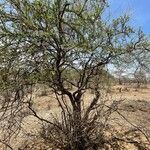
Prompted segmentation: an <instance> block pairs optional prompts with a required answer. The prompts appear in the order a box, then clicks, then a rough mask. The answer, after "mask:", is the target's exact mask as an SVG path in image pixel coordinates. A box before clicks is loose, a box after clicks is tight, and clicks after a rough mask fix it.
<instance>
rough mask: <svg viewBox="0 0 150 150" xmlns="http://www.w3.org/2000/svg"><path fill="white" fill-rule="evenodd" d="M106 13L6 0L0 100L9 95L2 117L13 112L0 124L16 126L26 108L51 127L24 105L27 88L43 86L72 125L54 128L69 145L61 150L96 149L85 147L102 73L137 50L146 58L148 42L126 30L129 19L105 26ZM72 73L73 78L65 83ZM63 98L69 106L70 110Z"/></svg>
mask: <svg viewBox="0 0 150 150" xmlns="http://www.w3.org/2000/svg"><path fill="white" fill-rule="evenodd" d="M107 7H108V4H107V3H106V2H104V1H102V0H92V1H91V0H81V1H74V0H70V1H68V2H67V1H66V0H53V1H51V0H44V1H38V0H32V1H30V0H24V1H19V0H5V1H4V4H1V9H0V28H1V29H0V39H1V44H0V54H1V55H0V64H1V65H0V68H1V72H2V74H1V75H0V76H1V81H0V84H1V86H0V89H1V93H2V94H3V93H4V92H5V94H6V95H7V94H8V93H9V94H10V93H11V97H10V96H8V95H7V96H6V97H7V98H6V97H4V98H3V101H2V107H1V111H4V112H6V111H7V113H9V110H10V109H12V110H13V111H11V113H9V115H8V116H7V117H4V116H5V114H6V113H4V115H2V117H1V118H5V120H6V119H8V120H10V118H11V120H12V121H13V122H14V120H15V117H16V116H19V115H20V116H21V117H20V120H21V118H22V115H21V114H22V111H24V110H26V109H24V107H25V108H27V107H28V108H29V109H30V111H31V112H32V113H33V114H34V115H35V116H36V117H37V118H38V119H40V120H41V121H44V122H46V123H49V124H51V125H53V124H54V123H53V122H51V121H50V120H45V119H43V118H40V117H39V116H38V115H37V113H36V111H35V110H34V108H32V103H31V98H32V97H31V98H30V99H29V100H26V99H25V95H26V88H27V87H28V88H31V90H32V89H33V87H34V85H36V84H37V83H42V84H46V85H48V86H49V88H50V89H52V90H53V92H54V93H55V94H56V99H57V101H58V103H59V105H60V107H61V108H62V113H63V115H64V118H63V119H62V121H63V122H65V121H66V119H67V118H68V116H69V119H71V120H69V119H68V120H67V121H69V122H67V121H66V122H65V126H63V127H62V126H59V125H58V126H56V124H55V127H56V128H57V130H59V131H60V132H65V133H64V135H66V136H68V138H69V139H70V141H69V140H68V141H69V142H68V143H69V144H68V145H67V146H66V145H65V147H68V149H76V150H82V149H83V150H84V149H86V148H88V147H90V146H91V145H92V146H91V147H94V143H93V144H91V145H90V144H89V145H88V144H87V143H90V140H91V139H92V137H90V136H91V135H92V134H91V133H92V132H93V131H94V127H95V126H96V121H97V120H98V118H99V115H98V113H97V112H96V111H93V110H95V109H96V108H97V107H98V106H99V105H98V101H99V99H100V94H101V92H100V90H99V88H100V85H99V81H100V79H101V77H102V76H101V72H102V70H104V69H105V67H106V66H107V64H110V63H115V61H116V60H117V61H118V60H123V59H124V58H125V57H127V56H130V57H132V54H134V56H135V55H136V51H137V50H138V51H139V49H140V51H141V52H145V51H144V48H143V47H146V48H147V47H148V41H147V39H146V37H145V36H144V34H143V33H142V32H141V31H140V30H139V31H136V30H135V29H133V28H132V27H131V26H130V23H129V17H128V16H127V15H123V16H120V17H118V18H116V19H112V20H110V21H106V20H105V19H104V18H105V13H104V12H105V9H106V8H107ZM71 72H72V73H71ZM70 73H71V74H73V76H72V77H71V76H70V75H69V77H68V74H70ZM74 75H75V76H76V79H75V80H74V79H73V78H74ZM93 79H94V80H95V79H96V82H93ZM89 83H92V86H89V85H91V84H89ZM70 86H73V89H72V90H71V89H70V88H69V87H70ZM89 89H92V90H94V98H92V97H91V101H90V102H89V106H88V107H87V108H86V110H85V111H83V108H82V105H81V104H82V101H85V99H84V98H83V95H84V93H85V92H87V91H88V90H89ZM64 97H65V98H66V99H67V100H68V101H69V102H70V103H71V108H70V109H68V107H70V106H69V104H66V103H64V100H63V98H64ZM91 112H93V115H92V117H91ZM14 125H16V124H15V123H14V124H13V125H12V127H13V126H14ZM91 126H92V128H91ZM62 128H63V129H62ZM68 130H69V132H68ZM70 132H71V133H70ZM94 140H95V141H96V139H93V141H94Z"/></svg>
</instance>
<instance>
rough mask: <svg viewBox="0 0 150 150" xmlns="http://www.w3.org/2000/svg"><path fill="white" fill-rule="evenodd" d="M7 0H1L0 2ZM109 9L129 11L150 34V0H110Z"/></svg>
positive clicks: (112, 10) (120, 12)
mask: <svg viewBox="0 0 150 150" xmlns="http://www.w3.org/2000/svg"><path fill="white" fill-rule="evenodd" d="M2 1H5V0H0V2H2ZM108 1H109V2H110V8H109V11H110V13H111V14H112V15H113V16H117V15H121V14H122V13H128V14H129V15H131V20H132V25H133V26H135V27H141V28H142V29H143V30H144V32H145V33H147V34H150V25H149V24H150V0H108Z"/></svg>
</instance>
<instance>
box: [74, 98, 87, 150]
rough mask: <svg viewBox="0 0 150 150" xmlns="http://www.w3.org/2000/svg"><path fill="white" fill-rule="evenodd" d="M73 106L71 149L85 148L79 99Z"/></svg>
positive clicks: (80, 149) (79, 149) (83, 149)
mask: <svg viewBox="0 0 150 150" xmlns="http://www.w3.org/2000/svg"><path fill="white" fill-rule="evenodd" d="M76 104H77V105H76V106H74V107H73V137H72V138H73V149H75V150H85V139H84V136H83V123H82V116H81V100H80V99H79V100H78V102H77V103H76Z"/></svg>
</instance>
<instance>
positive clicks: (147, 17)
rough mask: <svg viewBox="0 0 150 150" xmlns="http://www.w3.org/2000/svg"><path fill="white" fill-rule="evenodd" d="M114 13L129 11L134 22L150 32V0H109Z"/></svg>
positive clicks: (136, 25)
mask: <svg viewBox="0 0 150 150" xmlns="http://www.w3.org/2000/svg"><path fill="white" fill-rule="evenodd" d="M109 2H110V12H112V14H113V15H116V16H117V15H120V14H122V13H127V14H129V15H131V20H132V24H133V26H135V27H141V28H142V29H143V30H144V32H145V33H147V34H150V0H109Z"/></svg>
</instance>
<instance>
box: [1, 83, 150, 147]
mask: <svg viewBox="0 0 150 150" xmlns="http://www.w3.org/2000/svg"><path fill="white" fill-rule="evenodd" d="M120 88H122V90H121V92H120ZM38 92H39V91H36V92H35V93H34V101H33V102H34V103H33V106H34V108H35V110H36V111H37V112H38V114H39V115H40V116H41V117H43V118H45V119H52V118H51V114H52V113H53V114H55V115H56V116H59V115H60V109H59V107H58V104H57V102H56V101H55V97H54V95H53V94H51V92H50V91H48V92H47V93H46V94H44V95H40V96H39V95H38ZM105 96H106V95H104V97H105ZM91 97H92V94H90V93H86V94H85V95H84V98H85V99H86V102H85V104H84V105H85V106H87V105H88V104H89V101H90V98H91ZM107 98H108V99H110V101H109V102H108V103H111V101H113V100H115V101H118V100H120V99H122V100H124V101H123V102H122V103H121V104H120V105H119V111H120V112H121V113H122V114H123V115H124V116H125V117H126V118H127V119H128V121H129V122H128V121H126V120H124V118H121V117H120V116H119V115H118V114H117V113H114V114H113V115H112V117H111V118H110V125H111V126H115V129H114V130H115V131H114V133H115V132H119V133H120V134H121V132H125V131H126V129H129V128H131V129H132V128H133V126H132V125H131V124H130V122H131V123H132V124H133V125H136V126H140V127H141V128H142V129H144V131H145V132H146V134H147V136H150V88H146V89H144V88H143V89H139V90H138V91H137V90H135V89H134V88H130V87H126V86H121V87H120V86H115V87H113V88H112V89H111V92H110V93H109V94H107ZM22 127H23V130H22V131H21V132H20V134H19V137H17V138H14V139H13V141H12V144H13V145H14V149H17V148H18V147H20V146H21V145H22V144H24V143H25V141H26V137H28V135H29V134H30V135H34V136H33V137H34V138H36V139H38V133H39V131H40V129H41V127H42V124H41V123H40V122H39V121H38V120H37V119H35V118H34V117H33V116H27V117H26V118H25V119H24V122H23V124H22ZM107 134H108V135H109V133H107ZM25 135H26V136H25ZM141 137H142V140H143V141H146V139H145V137H143V136H141ZM138 140H139V139H138ZM18 141H19V142H18ZM31 145H32V144H31ZM39 147H40V146H39ZM106 147H107V146H106ZM147 147H148V148H149V146H147ZM0 149H2V148H0ZM26 149H27V148H26ZM29 149H35V148H29ZM106 149H107V148H106ZM124 149H127V150H134V149H135V150H136V148H135V146H134V145H130V144H129V145H126V148H124Z"/></svg>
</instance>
